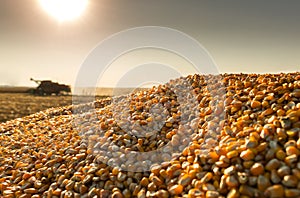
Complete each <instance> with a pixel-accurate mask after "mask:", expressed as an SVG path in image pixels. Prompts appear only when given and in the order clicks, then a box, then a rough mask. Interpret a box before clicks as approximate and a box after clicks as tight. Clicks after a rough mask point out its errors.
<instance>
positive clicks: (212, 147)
mask: <svg viewBox="0 0 300 198" xmlns="http://www.w3.org/2000/svg"><path fill="white" fill-rule="evenodd" d="M187 86H189V87H191V89H192V92H191V93H190V92H189V89H186V87H187ZM178 90H179V91H178ZM180 91H181V92H180ZM184 98H185V99H184ZM127 99H130V102H127ZM194 99H195V100H196V103H194V102H195V101H194ZM158 104H160V105H162V106H163V107H164V108H165V109H166V111H164V110H161V109H160V108H154V110H153V111H152V114H150V113H149V112H150V109H151V107H152V106H154V107H157V105H158ZM195 104H196V105H195ZM128 117H131V118H132V119H131V120H129V119H128ZM156 121H161V122H163V125H162V126H159V123H160V122H156ZM147 127H148V129H149V127H150V128H151V127H152V128H153V129H158V130H157V132H156V133H152V131H148V132H149V133H148V132H146V133H143V132H144V131H143V130H142V129H147ZM141 133H143V134H141ZM141 135H143V136H141ZM168 145H169V147H168ZM156 150H160V151H162V152H161V153H156V154H159V155H151V156H149V154H147V153H148V152H150V153H151V152H153V151H156ZM129 153H134V154H135V155H128V154H129ZM139 153H143V154H142V155H138V154H139ZM155 160H157V161H158V162H162V163H155V164H153V163H152V162H153V161H155ZM147 169H148V170H147ZM0 193H1V195H2V196H3V197H36V198H38V197H64V198H67V197H113V198H121V197H125V198H127V197H128V198H129V197H139V198H142V197H159V198H160V197H162V198H167V197H188V198H193V197H207V198H221V197H227V198H238V197H244V198H246V197H247V198H250V197H268V198H279V197H294V198H297V197H300V73H289V74H272V75H271V74H265V75H256V74H249V75H247V74H224V75H222V76H201V75H193V76H188V77H186V78H180V79H176V80H172V81H170V82H169V83H167V84H165V85H161V86H158V87H154V88H152V89H150V90H148V91H143V92H138V93H135V94H133V95H127V96H121V97H117V98H113V99H105V100H97V101H95V102H93V103H89V104H81V105H76V106H65V107H59V108H53V109H48V110H45V111H43V112H39V113H36V114H32V115H30V116H27V117H24V118H20V119H16V120H12V121H8V122H6V123H2V124H0Z"/></svg>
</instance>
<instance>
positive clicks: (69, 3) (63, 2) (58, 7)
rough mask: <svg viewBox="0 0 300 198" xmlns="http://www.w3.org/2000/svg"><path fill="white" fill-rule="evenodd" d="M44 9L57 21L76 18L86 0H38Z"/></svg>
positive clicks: (83, 7) (86, 2) (83, 8)
mask: <svg viewBox="0 0 300 198" xmlns="http://www.w3.org/2000/svg"><path fill="white" fill-rule="evenodd" d="M39 2H40V4H41V6H42V7H43V8H44V10H45V11H46V12H47V13H48V14H50V15H51V16H53V17H54V18H56V19H57V20H58V21H60V22H63V21H70V20H74V19H76V18H78V17H79V16H80V15H81V14H82V12H83V11H84V10H85V8H86V6H87V4H88V0H39Z"/></svg>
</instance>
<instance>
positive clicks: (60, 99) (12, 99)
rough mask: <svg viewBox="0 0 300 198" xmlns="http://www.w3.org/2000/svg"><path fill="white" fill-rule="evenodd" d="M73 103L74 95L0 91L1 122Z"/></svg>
mask: <svg viewBox="0 0 300 198" xmlns="http://www.w3.org/2000/svg"><path fill="white" fill-rule="evenodd" d="M71 104H72V96H33V95H30V94H26V93H0V106H1V108H0V122H5V121H7V120H12V119H15V118H20V117H24V116H27V115H30V114H33V113H36V112H38V111H42V110H45V109H48V108H51V107H60V106H66V105H71Z"/></svg>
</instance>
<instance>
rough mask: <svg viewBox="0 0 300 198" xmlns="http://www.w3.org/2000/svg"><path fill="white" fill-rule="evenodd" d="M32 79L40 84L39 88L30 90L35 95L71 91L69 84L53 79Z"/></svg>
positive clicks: (67, 92)
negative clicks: (53, 80)
mask: <svg viewBox="0 0 300 198" xmlns="http://www.w3.org/2000/svg"><path fill="white" fill-rule="evenodd" d="M30 80H31V81H34V82H35V83H37V84H38V87H37V88H35V89H30V90H29V93H31V94H34V95H40V96H44V95H52V94H55V95H64V94H70V93H71V88H70V86H69V85H65V84H59V83H56V82H52V81H51V80H34V79H33V78H30Z"/></svg>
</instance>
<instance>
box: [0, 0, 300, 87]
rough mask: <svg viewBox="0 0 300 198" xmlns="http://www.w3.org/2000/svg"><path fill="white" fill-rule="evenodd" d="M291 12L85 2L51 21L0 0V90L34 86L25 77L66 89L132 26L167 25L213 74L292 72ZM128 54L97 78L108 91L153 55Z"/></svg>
mask: <svg viewBox="0 0 300 198" xmlns="http://www.w3.org/2000/svg"><path fill="white" fill-rule="evenodd" d="M299 10H300V1H298V0H289V1H284V0H281V1H279V0H264V1H261V0H251V1H250V0H248V1H246V0H226V1H224V0H219V1H216V0H207V1H201V0H161V1H156V0H153V1H149V0H118V1H117V0H89V4H88V6H87V9H86V10H85V11H84V13H83V14H82V15H81V16H80V17H79V18H78V19H76V20H73V21H66V22H58V21H57V20H56V19H55V18H53V17H52V16H50V15H49V14H47V13H46V12H45V11H44V10H43V9H42V8H41V6H40V4H39V3H38V0H1V1H0V85H17V86H22V85H27V86H35V84H34V83H32V82H30V81H29V79H30V77H34V78H36V79H50V80H54V81H58V82H62V83H67V84H71V85H73V84H74V82H75V80H76V77H77V75H78V71H79V69H80V68H81V66H82V63H83V62H84V60H85V58H86V57H87V56H88V54H89V53H90V52H91V50H93V49H94V48H95V47H96V46H97V44H98V43H100V42H101V41H102V40H104V39H105V38H107V37H109V36H110V35H112V34H115V33H117V32H120V31H123V30H126V29H128V28H134V27H139V26H163V27H168V28H172V29H176V30H179V31H181V32H184V33H186V34H188V35H189V36H191V37H193V38H195V39H196V40H197V41H198V42H199V43H200V44H201V45H203V46H204V47H205V49H206V50H207V51H208V52H209V53H210V55H211V56H212V58H213V60H214V61H215V63H216V64H217V67H218V69H219V72H221V73H225V72H226V73H232V72H234V73H240V72H244V73H270V72H271V73H278V72H289V71H300V12H299ZM155 53H156V55H155V56H153V57H154V58H153V59H154V60H153V61H154V62H156V61H157V58H158V59H159V60H161V59H162V57H161V56H162V54H164V53H163V52H162V53H157V52H155ZM155 53H154V54H155ZM133 54H134V56H133ZM133 54H128V55H127V57H120V59H118V60H116V61H115V63H114V64H119V66H117V67H116V68H117V69H115V70H114V71H113V73H112V74H109V75H106V76H105V77H106V79H103V81H106V83H107V85H108V86H110V85H113V84H115V83H117V81H118V80H119V79H120V78H121V77H122V72H123V73H124V71H125V70H126V67H133V66H135V65H140V64H143V63H144V62H147V61H149V60H148V59H149V57H152V55H153V53H152V52H151V53H150V54H152V55H150V54H149V53H148V52H146V57H145V54H143V55H141V53H140V52H133ZM143 56H144V57H143ZM163 57H171V58H169V59H168V60H169V61H170V62H169V63H168V64H172V65H173V66H174V67H177V69H178V70H179V71H180V72H181V71H183V70H189V69H187V68H188V67H189V66H188V64H185V62H184V61H182V60H178V59H177V57H172V56H169V55H167V54H165V56H163ZM137 59H138V60H137ZM141 60H142V61H141ZM146 60H147V61H146ZM123 67H124V68H123ZM157 72H159V71H153V74H155V73H157ZM171 76H172V75H171ZM167 77H169V76H168V75H166V78H167ZM124 79H126V78H124ZM132 80H134V79H132ZM138 80H140V79H138ZM166 80H169V79H166ZM110 81H111V82H110Z"/></svg>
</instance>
